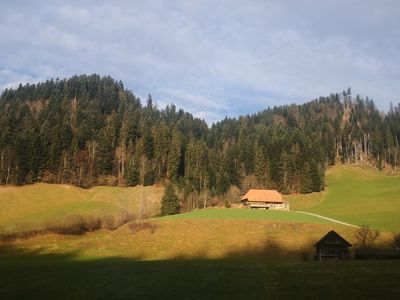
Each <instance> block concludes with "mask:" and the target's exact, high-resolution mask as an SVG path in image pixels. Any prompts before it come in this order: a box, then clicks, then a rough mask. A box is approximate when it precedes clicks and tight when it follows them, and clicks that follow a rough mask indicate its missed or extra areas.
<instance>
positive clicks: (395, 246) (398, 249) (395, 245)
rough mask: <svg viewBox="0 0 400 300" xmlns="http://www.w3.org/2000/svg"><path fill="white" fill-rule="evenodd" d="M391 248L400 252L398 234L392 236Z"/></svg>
mask: <svg viewBox="0 0 400 300" xmlns="http://www.w3.org/2000/svg"><path fill="white" fill-rule="evenodd" d="M393 246H394V248H395V249H396V250H397V251H400V232H399V233H396V234H395V235H394V236H393Z"/></svg>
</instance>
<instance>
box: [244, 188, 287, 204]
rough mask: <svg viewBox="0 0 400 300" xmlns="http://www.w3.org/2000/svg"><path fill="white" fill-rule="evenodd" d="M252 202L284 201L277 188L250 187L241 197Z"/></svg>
mask: <svg viewBox="0 0 400 300" xmlns="http://www.w3.org/2000/svg"><path fill="white" fill-rule="evenodd" d="M241 200H242V201H243V200H248V201H252V202H265V201H268V202H277V203H282V202H283V199H282V195H281V193H279V192H278V191H276V190H257V189H250V190H249V191H248V192H247V193H246V194H245V195H244V196H243V197H242V199H241Z"/></svg>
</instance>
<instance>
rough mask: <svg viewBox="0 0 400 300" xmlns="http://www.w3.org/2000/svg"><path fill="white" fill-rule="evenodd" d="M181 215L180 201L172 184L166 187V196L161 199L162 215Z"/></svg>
mask: <svg viewBox="0 0 400 300" xmlns="http://www.w3.org/2000/svg"><path fill="white" fill-rule="evenodd" d="M177 213H179V199H178V197H177V196H176V194H175V189H174V186H173V185H172V184H171V183H170V184H167V186H166V187H165V191H164V195H163V197H162V199H161V215H162V216H167V215H174V214H177Z"/></svg>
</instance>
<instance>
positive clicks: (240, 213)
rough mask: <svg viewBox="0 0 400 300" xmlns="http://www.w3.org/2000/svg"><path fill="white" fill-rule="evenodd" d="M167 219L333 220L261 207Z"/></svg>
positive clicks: (199, 211) (203, 210) (196, 213)
mask: <svg viewBox="0 0 400 300" xmlns="http://www.w3.org/2000/svg"><path fill="white" fill-rule="evenodd" d="M161 219H166V220H185V219H189V220H190V219H208V220H270V221H287V222H300V223H310V224H314V223H317V224H331V223H332V222H330V221H327V220H324V219H321V218H317V217H314V216H309V215H304V214H300V213H297V212H293V211H278V210H269V211H266V210H259V209H241V208H231V209H225V208H221V209H213V208H210V209H200V210H195V211H192V212H189V213H184V214H178V215H172V216H166V217H162V218H161Z"/></svg>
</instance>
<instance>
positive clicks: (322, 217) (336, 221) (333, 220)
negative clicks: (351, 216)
mask: <svg viewBox="0 0 400 300" xmlns="http://www.w3.org/2000/svg"><path fill="white" fill-rule="evenodd" d="M295 212H298V213H301V214H306V215H310V216H314V217H317V218H321V219H324V220H328V221H331V222H334V223H338V224H341V225H345V226H350V227H354V228H360V227H359V226H357V225H353V224H349V223H345V222H342V221H339V220H335V219H332V218H328V217H324V216H321V215H317V214H313V213H309V212H305V211H300V210H295Z"/></svg>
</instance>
